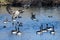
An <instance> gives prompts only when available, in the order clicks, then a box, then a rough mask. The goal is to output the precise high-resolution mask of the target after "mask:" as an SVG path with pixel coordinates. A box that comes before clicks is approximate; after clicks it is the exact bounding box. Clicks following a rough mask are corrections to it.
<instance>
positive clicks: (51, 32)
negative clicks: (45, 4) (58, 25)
mask: <svg viewBox="0 0 60 40" xmlns="http://www.w3.org/2000/svg"><path fill="white" fill-rule="evenodd" d="M50 34H53V35H54V34H55V30H54V26H53V30H52V31H50Z"/></svg>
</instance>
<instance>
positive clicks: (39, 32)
mask: <svg viewBox="0 0 60 40" xmlns="http://www.w3.org/2000/svg"><path fill="white" fill-rule="evenodd" d="M42 29H43V25H41V27H40V30H39V31H37V34H42V33H43V32H42Z"/></svg>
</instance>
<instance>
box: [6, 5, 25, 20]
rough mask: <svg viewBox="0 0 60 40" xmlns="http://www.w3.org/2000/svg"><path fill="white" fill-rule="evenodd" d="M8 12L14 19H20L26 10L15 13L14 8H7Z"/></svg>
mask: <svg viewBox="0 0 60 40" xmlns="http://www.w3.org/2000/svg"><path fill="white" fill-rule="evenodd" d="M6 10H7V12H8V13H9V14H10V15H11V16H12V19H14V18H16V17H18V16H19V15H20V13H23V12H24V10H17V11H14V10H12V8H11V7H10V6H7V7H6Z"/></svg>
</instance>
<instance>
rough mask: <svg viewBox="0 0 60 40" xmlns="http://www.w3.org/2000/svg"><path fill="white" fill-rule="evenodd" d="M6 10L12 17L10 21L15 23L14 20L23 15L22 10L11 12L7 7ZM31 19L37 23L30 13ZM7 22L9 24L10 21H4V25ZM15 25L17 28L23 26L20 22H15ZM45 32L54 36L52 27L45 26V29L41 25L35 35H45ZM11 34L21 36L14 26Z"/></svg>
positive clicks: (33, 15)
mask: <svg viewBox="0 0 60 40" xmlns="http://www.w3.org/2000/svg"><path fill="white" fill-rule="evenodd" d="M6 9H7V11H8V13H9V14H10V15H11V16H12V20H13V21H16V20H15V19H16V18H17V17H18V18H21V16H19V15H20V13H23V12H24V10H17V11H13V10H12V9H11V8H10V6H7V7H6ZM31 19H32V20H34V21H38V20H37V19H36V17H35V14H33V12H32V13H31ZM7 22H10V21H8V19H7V18H6V20H5V21H4V23H7ZM17 24H18V25H19V26H23V23H22V22H20V23H19V22H17ZM12 25H14V23H12ZM45 32H50V34H53V35H54V34H55V30H54V26H52V27H49V26H48V24H46V28H43V25H41V27H40V30H39V31H37V32H36V33H37V34H43V33H45ZM11 34H15V35H21V34H22V32H21V31H20V30H19V27H16V26H15V30H12V31H11Z"/></svg>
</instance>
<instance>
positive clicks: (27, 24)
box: [0, 9, 60, 40]
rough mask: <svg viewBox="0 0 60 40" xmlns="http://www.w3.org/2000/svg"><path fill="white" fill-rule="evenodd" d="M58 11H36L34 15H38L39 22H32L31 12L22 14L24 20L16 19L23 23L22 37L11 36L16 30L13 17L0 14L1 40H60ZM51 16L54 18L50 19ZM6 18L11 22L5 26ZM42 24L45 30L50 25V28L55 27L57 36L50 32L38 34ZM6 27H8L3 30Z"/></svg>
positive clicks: (21, 28) (59, 15)
mask: <svg viewBox="0 0 60 40" xmlns="http://www.w3.org/2000/svg"><path fill="white" fill-rule="evenodd" d="M29 11H30V10H29ZM58 11H59V10H58ZM58 11H57V9H53V10H52V11H51V9H49V10H45V11H44V10H43V9H41V10H40V11H34V13H37V14H36V18H37V19H38V21H33V20H31V18H30V17H31V15H30V12H28V11H26V12H25V13H23V14H22V18H17V19H16V20H17V21H19V22H22V23H23V26H22V27H20V29H19V30H20V31H21V32H22V35H20V36H18V35H12V34H11V30H14V29H15V28H14V26H13V25H12V19H11V15H9V14H8V13H6V14H0V40H60V18H59V17H60V14H59V12H58ZM49 15H50V16H51V15H52V16H53V17H52V18H48V16H49ZM6 18H7V19H8V20H9V21H11V22H8V23H7V24H4V23H3V21H4V20H5V19H6ZM17 21H16V22H17ZM16 22H15V23H16ZM41 24H43V27H44V28H45V27H46V24H49V26H52V25H54V28H55V31H56V34H55V35H51V34H50V33H49V32H47V33H44V34H43V35H38V34H36V32H37V31H39V30H40V29H39V28H40V26H41ZM4 25H5V26H7V27H6V28H3V26H4ZM17 27H18V26H17Z"/></svg>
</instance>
